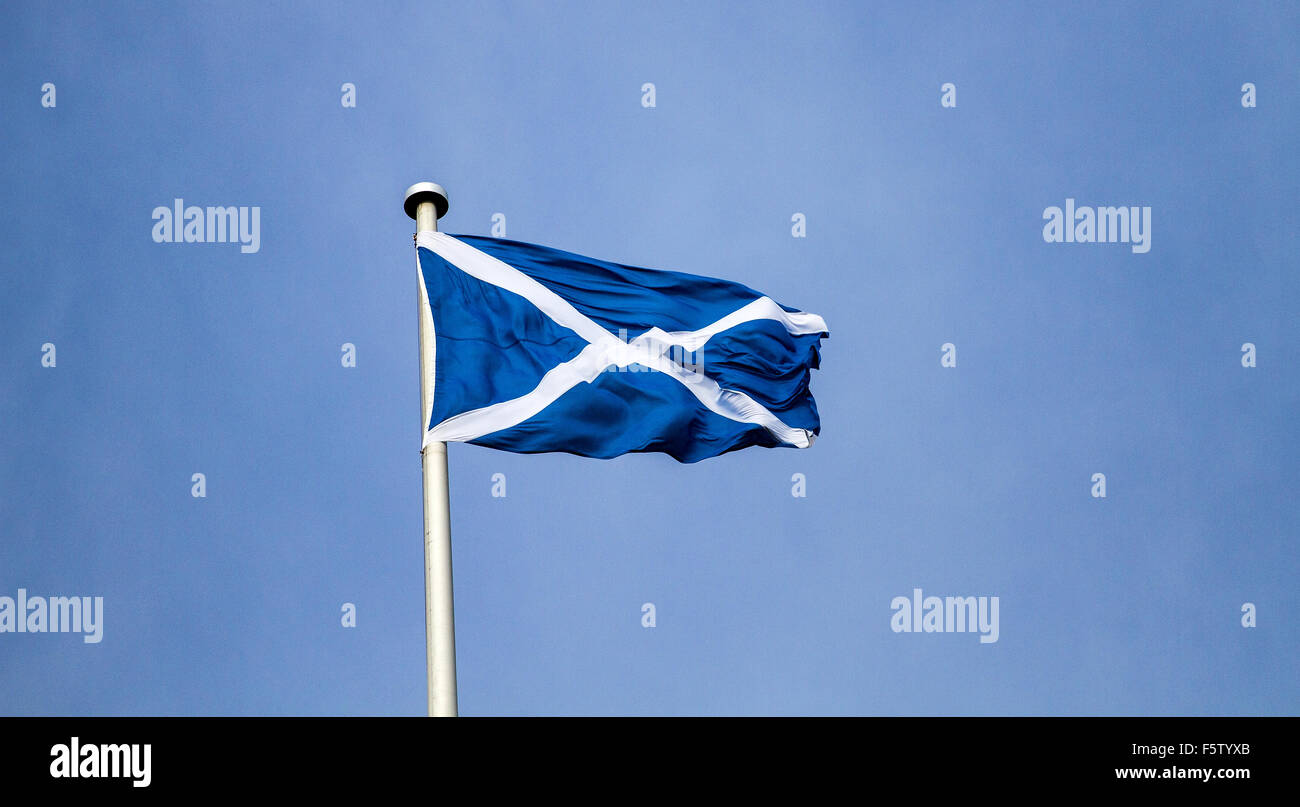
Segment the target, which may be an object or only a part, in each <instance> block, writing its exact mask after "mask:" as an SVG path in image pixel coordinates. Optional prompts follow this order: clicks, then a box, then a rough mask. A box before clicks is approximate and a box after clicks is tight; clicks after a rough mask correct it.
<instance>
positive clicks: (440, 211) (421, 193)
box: [402, 182, 447, 221]
mask: <svg viewBox="0 0 1300 807" xmlns="http://www.w3.org/2000/svg"><path fill="white" fill-rule="evenodd" d="M424 202H432V203H433V206H434V209H435V210H436V211H437V216H436V218H435V219H434V220H435V221H437V219H440V218H442V217H443V216H445V215H447V191H445V190H444V189H443V187H442V186H441V185H439V184H437V183H436V182H417V183H415V184H414V185H412V186H411V187H409V188H407V189H406V198H405V200H404V201H403V202H402V209H403V210H405V211H406V215H408V216H410V217H411V218H413V219H415V218H417V217H416V213H417V211H418V210H419V209H420V205H421V204H422V203H424ZM417 220H418V219H417Z"/></svg>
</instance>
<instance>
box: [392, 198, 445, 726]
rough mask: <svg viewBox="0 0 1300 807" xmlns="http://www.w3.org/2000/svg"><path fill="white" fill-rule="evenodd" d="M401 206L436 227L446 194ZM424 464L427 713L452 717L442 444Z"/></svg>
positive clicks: (428, 382) (427, 373) (425, 386)
mask: <svg viewBox="0 0 1300 807" xmlns="http://www.w3.org/2000/svg"><path fill="white" fill-rule="evenodd" d="M402 207H403V208H404V209H405V210H406V215H408V216H410V217H411V218H413V219H415V229H416V231H417V232H425V231H426V230H428V231H433V232H437V231H438V219H440V218H442V217H443V216H444V215H446V213H447V192H446V191H445V190H443V189H442V186H441V185H436V184H434V183H432V182H417V183H416V184H414V185H412V186H411V187H409V188H407V189H406V198H405V200H404V201H403V205H402ZM423 297H424V281H423V279H420V280H419V282H418V283H417V289H416V302H417V307H418V310H419V322H420V420H421V421H422V423H421V426H420V439H421V441H423V440H424V434H425V430H426V429H428V428H429V424H428V422H427V420H426V417H427V416H428V412H429V411H430V407H429V403H430V400H431V396H432V395H433V373H432V371H433V358H434V342H433V336H434V335H433V328H432V327H431V325H432V322H430V327H426V326H425V313H424V312H425V303H424V299H423ZM420 454H421V457H422V465H423V468H424V643H425V664H426V671H427V674H428V686H429V717H455V716H456V711H457V707H456V620H455V615H454V608H453V599H452V592H451V502H450V496H449V490H448V485H447V444H446V443H443V442H432V443H429V444H428V445H426V446H424V448H423V450H422V451H421V452H420Z"/></svg>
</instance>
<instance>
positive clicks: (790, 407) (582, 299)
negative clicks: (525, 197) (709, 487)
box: [416, 230, 829, 462]
mask: <svg viewBox="0 0 1300 807" xmlns="http://www.w3.org/2000/svg"><path fill="white" fill-rule="evenodd" d="M416 244H417V249H416V253H417V268H418V271H419V274H420V284H419V288H420V301H421V306H420V309H421V316H422V317H423V318H424V324H425V326H426V327H428V328H430V329H431V331H432V332H433V333H434V334H435V338H434V350H433V356H432V357H431V359H432V361H431V362H430V366H431V367H432V373H433V376H434V377H433V379H431V381H432V389H433V394H432V396H430V400H429V401H427V402H426V411H425V412H424V424H425V430H426V431H425V438H424V442H425V443H426V444H428V443H430V442H434V441H448V442H471V443H474V444H477V445H485V446H489V447H492V448H498V449H502V450H506V451H515V452H522V453H537V452H546V451H563V452H568V453H572V454H578V455H581V456H589V457H601V458H608V457H614V456H618V455H620V454H625V453H628V452H634V451H656V452H664V453H667V454H669V455H670V456H673V457H674V458H675V459H677V460H679V461H681V462H696V461H698V460H701V459H705V458H707V457H711V456H716V455H718V454H722V453H725V452H727V451H733V450H736V449H739V448H744V447H747V446H752V445H760V446H768V447H776V446H791V447H796V448H807V447H808V446H810V445H811V444H812V443H813V441H814V439H815V438H816V435H817V434H819V433H820V427H821V423H820V419H819V417H818V414H817V408H816V403H815V401H814V400H813V397H812V394H811V392H810V391H809V389H808V385H809V380H810V375H811V370H812V369H815V368H817V367H818V366H819V364H820V341H821V339H822V338H824V337H827V336H829V331H828V329H827V327H826V323H825V321H824V320H823V319H822V318H821V317H819V316H817V315H816V314H810V313H807V312H803V311H798V310H795V309H792V308H789V307H786V306H782V305H779V304H777V303H776V302H775V301H773V300H772V299H771V298H769V297H767V296H765V295H762V294H760V293H759V292H756V291H754V290H753V289H750V288H748V287H746V286H743V285H741V284H739V283H733V282H730V281H725V280H718V279H715V278H708V277H701V276H697V275H688V274H684V273H680V272H668V271H659V270H653V269H643V268H639V267H632V266H624V265H621V264H614V263H610V262H607V261H600V260H596V259H593V258H587V257H584V256H581V255H575V254H573V253H569V252H564V251H562V250H557V249H552V248H549V247H541V246H536V245H533V244H524V243H521V242H516V241H507V240H504V239H496V238H487V237H482V236H464V235H462V236H452V235H448V234H445V233H440V232H433V231H427V230H426V231H422V232H420V233H419V234H418V235H417V238H416ZM629 335H632V336H631V337H630V338H629ZM683 352H689V353H691V354H697V355H698V356H700V357H701V359H700V360H698V361H696V362H695V363H694V364H693V365H692V364H688V363H687V362H684V361H682V360H681V357H682V356H683V355H684V353H683Z"/></svg>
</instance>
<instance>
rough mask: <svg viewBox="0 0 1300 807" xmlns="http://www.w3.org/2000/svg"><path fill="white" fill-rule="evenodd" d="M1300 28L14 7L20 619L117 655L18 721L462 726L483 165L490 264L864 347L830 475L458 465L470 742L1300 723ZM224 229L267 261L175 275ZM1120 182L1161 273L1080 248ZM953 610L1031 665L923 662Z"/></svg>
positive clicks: (10, 705) (1052, 16)
mask: <svg viewBox="0 0 1300 807" xmlns="http://www.w3.org/2000/svg"><path fill="white" fill-rule="evenodd" d="M1298 42H1300V11H1298V10H1297V6H1295V5H1293V4H1283V3H1267V4H1250V3H1242V4H1232V5H1229V6H1225V5H1222V4H1203V5H1196V4H1190V5H1189V4H1184V3H1176V4H1175V3H1167V4H1154V3H1153V4H1148V3H1143V4H1136V5H1135V4H1131V3H1088V4H1086V5H1084V6H1060V5H1053V6H1051V8H1050V11H1049V8H1048V7H1047V6H1044V5H1043V4H1039V3H1026V4H1020V5H1017V4H1002V3H999V4H983V3H981V4H975V3H953V4H934V5H931V4H924V3H843V4H798V3H795V4H791V3H781V4H772V3H769V4H702V3H698V2H686V3H670V4H655V5H650V4H645V3H619V4H615V3H587V4H558V3H557V4H552V3H545V4H543V3H526V4H525V3H466V4H454V5H451V4H443V3H430V2H419V3H410V4H402V5H393V4H371V3H367V4H356V5H355V6H347V5H341V4H330V3H315V4H308V5H291V4H285V5H280V4H267V3H241V4H191V3H186V4H173V5H134V4H132V5H127V6H123V7H110V6H109V5H107V4H100V3H65V4H56V5H48V4H25V5H14V6H11V7H9V8H8V9H7V11H6V23H5V25H4V30H3V32H2V33H0V101H2V102H3V105H4V114H3V115H2V116H0V189H2V190H0V193H2V194H3V197H4V211H5V215H4V216H3V217H0V238H2V239H3V243H4V246H5V248H4V250H3V258H0V260H2V261H3V271H2V272H0V596H9V597H16V596H17V592H18V589H19V588H23V589H25V590H26V591H27V592H28V593H29V595H40V596H52V595H65V596H73V595H87V596H102V597H103V598H104V625H103V640H102V641H101V642H99V643H97V644H87V643H85V642H83V641H82V640H81V639H80V638H79V637H77V636H71V635H66V634H49V633H47V634H26V633H24V634H16V633H0V713H3V714H96V715H98V714H111V715H119V714H126V715H133V714H163V715H173V714H176V715H181V714H219V715H226V714H421V713H423V711H424V708H425V691H424V687H425V678H424V675H425V669H424V617H423V613H424V594H423V573H422V562H423V561H422V543H421V499H420V464H419V454H418V449H419V438H420V425H419V408H420V407H419V391H418V374H417V354H416V348H417V345H416V316H415V315H416V305H415V292H416V286H415V283H416V281H415V277H416V275H415V255H414V251H413V248H412V243H411V232H412V230H413V227H412V222H411V221H410V220H409V219H407V218H406V216H405V215H404V214H403V212H402V209H401V197H402V192H403V190H404V189H405V188H406V186H407V185H409V184H411V183H412V182H416V181H419V180H425V179H429V180H434V181H437V182H439V183H441V184H442V185H444V186H445V187H446V188H447V190H448V193H449V195H450V197H451V210H450V213H449V214H448V216H447V217H446V218H445V219H443V221H442V223H441V225H442V229H443V230H444V231H446V232H451V233H474V234H484V235H486V234H489V232H490V228H491V226H492V217H493V214H495V213H503V214H504V215H505V217H506V227H507V236H508V237H510V238H512V239H517V240H522V241H530V242H534V243H540V244H546V245H551V246H556V247H560V248H563V249H567V250H570V251H574V252H579V253H584V254H588V255H593V256H596V257H600V258H605V259H609V260H614V261H620V262H623V263H631V264H636V265H641V266H650V267H657V268H663V269H676V270H680V271H685V272H691V273H695V274H704V275H714V276H718V277H723V278H727V279H731V280H736V281H739V282H742V283H745V284H747V285H749V286H752V287H754V288H756V289H760V290H762V291H763V292H765V293H767V294H769V295H771V296H772V297H773V298H775V299H776V300H778V301H780V302H782V303H784V304H787V305H792V306H797V307H799V308H802V309H804V310H808V311H813V312H816V313H818V314H821V315H822V316H824V317H825V319H826V321H827V322H828V323H829V326H830V329H831V338H830V339H829V340H827V341H826V342H825V343H824V345H823V365H822V369H821V370H820V371H818V372H816V373H814V379H813V392H814V394H815V395H816V399H817V403H818V407H819V409H820V412H821V416H822V434H821V439H820V440H819V441H818V442H817V444H816V445H815V446H813V447H812V448H811V449H809V450H806V451H799V450H793V449H776V450H767V449H757V448H755V449H747V450H745V451H742V452H738V453H733V454H729V455H726V456H723V457H721V458H715V459H711V460H706V461H704V462H701V463H698V464H695V465H690V466H686V465H679V464H677V463H676V462H674V461H673V460H671V459H669V458H667V457H665V456H659V455H633V456H627V457H622V458H619V459H616V460H610V461H600V460H590V459H582V458H578V457H572V456H566V455H539V456H523V455H512V454H507V453H503V452H498V451H493V450H491V449H486V448H480V447H476V446H468V445H453V446H451V447H450V451H449V454H450V464H451V488H452V490H451V493H452V534H453V543H454V569H455V591H456V626H457V649H458V656H459V684H460V707H461V711H462V713H463V714H471V715H480V714H556V713H559V714H628V713H631V714H1275V713H1284V714H1296V713H1297V712H1298V711H1300V709H1297V705H1298V704H1300V677H1298V676H1297V674H1296V670H1297V663H1298V662H1300V627H1298V625H1297V619H1298V616H1300V586H1298V585H1297V578H1298V577H1300V551H1298V550H1297V537H1298V536H1297V523H1298V522H1300V518H1298V516H1300V506H1298V504H1297V502H1298V500H1300V497H1297V486H1298V485H1300V463H1298V462H1297V456H1300V418H1298V417H1297V413H1298V412H1300V377H1298V374H1300V327H1298V322H1300V316H1298V314H1300V275H1298V274H1297V257H1296V256H1297V254H1300V251H1298V249H1297V247H1298V246H1300V245H1298V244H1297V233H1298V232H1300V216H1298V215H1297V207H1296V202H1295V189H1296V187H1297V185H1298V183H1300V155H1298V154H1297V150H1296V144H1297V140H1296V131H1297V124H1298V123H1300V114H1298V113H1297V110H1300V83H1298V82H1297V76H1300V47H1298V46H1297V43H1298ZM46 82H50V83H53V84H54V85H55V88H56V89H55V96H54V103H55V105H54V106H53V107H47V106H44V105H43V104H42V100H43V98H44V97H45V95H46V94H45V93H44V92H43V90H42V85H43V84H45V83H46ZM647 82H651V83H653V84H654V85H655V106H654V107H653V108H646V107H643V105H642V98H643V92H642V85H643V84H645V83H647ZM948 82H951V83H952V84H954V85H955V100H956V106H955V108H945V107H944V106H942V104H941V96H942V93H941V90H940V88H941V85H943V84H945V83H948ZM1247 82H1250V83H1253V84H1254V85H1255V86H1256V94H1257V95H1256V103H1257V106H1255V107H1254V108H1247V107H1244V106H1243V105H1242V97H1243V91H1242V89H1241V88H1242V85H1243V84H1245V83H1247ZM344 83H352V84H353V85H355V97H356V105H355V107H354V108H350V107H344V106H343V104H342V91H341V87H342V85H343V84H344ZM176 198H183V199H184V200H185V203H186V204H194V205H200V206H209V205H212V206H215V205H221V206H225V205H246V206H259V207H260V209H261V219H260V225H261V232H260V235H261V242H260V249H259V250H258V251H257V252H255V253H250V254H244V253H241V251H240V249H239V247H238V246H237V245H235V244H171V243H161V244H159V243H155V242H154V241H153V240H152V238H151V231H152V228H153V225H154V222H153V220H152V218H151V216H152V211H153V210H154V208H155V207H158V206H171V205H172V203H173V200H174V199H176ZM1066 199H1075V200H1076V202H1077V204H1078V205H1080V206H1085V205H1087V206H1120V205H1124V206H1130V205H1131V206H1139V207H1141V206H1150V208H1151V211H1152V212H1151V219H1152V224H1151V233H1150V235H1151V241H1150V245H1151V249H1150V251H1149V252H1147V253H1145V254H1141V253H1135V252H1133V251H1132V250H1131V248H1130V246H1129V245H1126V244H1096V243H1093V244H1079V243H1047V242H1046V241H1045V240H1044V238H1043V224H1044V222H1043V212H1044V210H1045V209H1046V208H1048V207H1051V206H1064V205H1065V204H1066ZM795 213H803V214H804V215H805V216H806V221H807V236H806V238H795V237H793V236H792V232H791V226H792V224H791V217H792V216H793V215H794V214H795ZM1246 342H1251V343H1253V344H1255V345H1256V357H1257V366H1256V367H1253V368H1247V367H1243V366H1242V356H1243V354H1242V345H1243V343H1246ZM46 343H50V344H53V345H54V346H55V349H56V354H55V355H56V364H55V366H54V367H45V366H43V365H42V358H43V356H44V355H45V354H44V352H43V349H42V345H44V344H46ZM343 343H352V344H354V345H355V346H356V361H357V366H356V367H354V368H345V367H343V366H342V362H341V345H343ZM945 343H951V344H953V345H955V348H956V357H957V366H956V367H951V368H946V367H942V366H941V365H940V358H941V350H940V348H941V345H943V344H945ZM195 473H202V474H204V475H205V477H206V493H207V495H206V498H195V497H193V496H192V495H191V487H192V484H193V483H192V481H191V479H192V475H193V474H195ZM497 473H500V474H504V475H505V478H506V496H505V497H503V498H494V497H493V496H492V495H491V494H492V477H493V475H494V474H497ZM1095 473H1104V474H1105V475H1106V497H1105V498H1095V497H1094V496H1093V495H1092V490H1093V482H1092V478H1093V474H1095ZM794 474H803V475H804V478H805V480H806V492H807V495H806V496H805V497H802V498H799V497H795V496H792V495H791V488H792V481H791V478H792V476H793V475H794ZM914 588H921V589H922V590H923V592H924V594H925V595H927V596H928V595H937V596H988V597H992V596H996V597H998V598H999V603H1000V612H999V613H1000V618H999V621H1000V628H999V639H998V641H997V642H995V643H981V642H980V641H979V640H978V637H977V635H976V634H973V633H928V634H927V633H919V634H918V633H895V632H893V631H892V630H891V628H890V620H891V617H892V616H893V615H894V612H893V611H892V610H891V607H890V603H891V600H893V598H894V597H897V596H910V595H911V593H912V591H913V589H914ZM344 603H353V604H355V607H356V626H355V627H353V628H348V627H343V626H342V624H341V621H342V620H341V609H342V607H343V604H344ZM644 603H653V604H654V605H655V609H656V625H655V627H654V628H645V627H643V626H642V605H643V604H644ZM1243 603H1253V604H1254V605H1255V607H1256V609H1257V611H1256V618H1257V627H1253V628H1247V627H1243V625H1242V618H1243V615H1242V611H1241V609H1242V605H1243Z"/></svg>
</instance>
